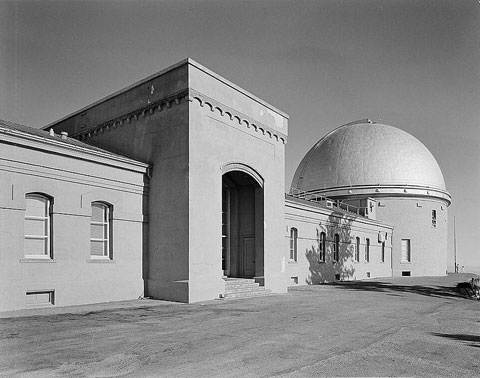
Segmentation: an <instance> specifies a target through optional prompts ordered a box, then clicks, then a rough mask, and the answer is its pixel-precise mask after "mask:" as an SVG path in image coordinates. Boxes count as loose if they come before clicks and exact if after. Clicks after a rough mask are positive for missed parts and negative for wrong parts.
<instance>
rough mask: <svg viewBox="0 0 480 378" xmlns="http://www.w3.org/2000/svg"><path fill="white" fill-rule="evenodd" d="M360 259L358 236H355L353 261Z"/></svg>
mask: <svg viewBox="0 0 480 378" xmlns="http://www.w3.org/2000/svg"><path fill="white" fill-rule="evenodd" d="M359 261H360V238H359V237H358V236H357V237H356V239H355V262H359Z"/></svg>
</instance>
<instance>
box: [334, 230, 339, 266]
mask: <svg viewBox="0 0 480 378" xmlns="http://www.w3.org/2000/svg"><path fill="white" fill-rule="evenodd" d="M339 249H340V236H339V235H338V234H335V236H334V239H333V261H335V262H336V261H338V258H339Z"/></svg>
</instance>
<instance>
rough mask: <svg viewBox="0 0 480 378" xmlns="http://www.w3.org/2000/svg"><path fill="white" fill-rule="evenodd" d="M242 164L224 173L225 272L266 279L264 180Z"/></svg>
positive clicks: (223, 254) (223, 236)
mask: <svg viewBox="0 0 480 378" xmlns="http://www.w3.org/2000/svg"><path fill="white" fill-rule="evenodd" d="M238 168H239V167H235V168H234V169H232V170H229V171H228V172H226V173H224V174H223V176H222V269H223V274H224V276H226V277H238V278H256V279H258V282H263V279H262V278H263V240H264V238H263V225H264V222H263V180H261V177H260V176H259V175H258V174H256V172H254V171H252V172H248V173H247V171H246V170H245V169H242V170H239V169H238ZM250 173H253V174H254V175H255V176H253V175H252V174H250Z"/></svg>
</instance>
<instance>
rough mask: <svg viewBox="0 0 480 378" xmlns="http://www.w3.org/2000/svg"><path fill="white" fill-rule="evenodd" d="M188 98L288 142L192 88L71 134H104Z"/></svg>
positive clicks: (284, 142) (79, 137) (285, 139)
mask: <svg viewBox="0 0 480 378" xmlns="http://www.w3.org/2000/svg"><path fill="white" fill-rule="evenodd" d="M186 100H188V101H189V102H191V103H193V102H196V103H198V105H199V106H200V107H202V108H206V109H209V110H210V111H211V112H212V113H217V114H218V115H220V116H222V117H226V118H228V119H229V120H230V121H235V122H238V124H239V125H241V126H244V127H245V128H246V129H250V130H251V131H253V132H257V133H259V134H261V135H263V136H265V137H267V138H270V139H273V140H275V141H277V142H280V143H283V144H286V143H287V136H286V135H285V134H283V133H282V132H280V131H279V130H276V129H274V128H272V127H269V126H267V125H265V124H263V123H261V122H258V121H256V120H254V119H253V118H251V117H249V116H247V115H245V114H243V113H241V112H239V111H237V110H235V109H233V108H231V107H229V106H227V105H225V104H223V103H221V102H219V101H216V100H214V99H212V98H210V97H208V96H206V95H204V94H202V93H200V92H198V91H196V90H194V89H191V88H190V89H186V90H182V91H180V92H177V93H175V94H174V95H171V96H169V97H165V98H163V99H160V100H158V101H155V102H152V103H150V104H148V105H145V106H143V107H140V108H138V109H135V110H133V111H130V112H128V113H124V114H121V115H119V116H117V117H115V118H112V119H109V120H108V121H105V122H102V123H101V124H100V125H97V126H93V127H91V128H90V129H88V130H83V131H81V132H79V133H76V134H73V135H71V136H72V137H74V138H77V139H79V140H81V141H84V140H86V139H89V138H91V137H93V136H96V135H98V134H103V133H105V132H108V131H110V130H114V129H116V128H118V127H122V126H124V125H125V124H129V123H131V122H132V121H136V120H137V119H139V118H142V117H143V118H144V117H146V116H147V115H152V114H154V113H155V112H161V111H164V110H168V109H170V108H171V107H172V106H176V105H179V104H181V103H183V102H185V101H186Z"/></svg>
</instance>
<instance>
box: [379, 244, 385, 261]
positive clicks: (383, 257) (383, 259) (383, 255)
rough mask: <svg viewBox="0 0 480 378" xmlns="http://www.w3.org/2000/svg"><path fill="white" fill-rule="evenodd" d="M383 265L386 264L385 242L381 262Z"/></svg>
mask: <svg viewBox="0 0 480 378" xmlns="http://www.w3.org/2000/svg"><path fill="white" fill-rule="evenodd" d="M380 261H381V262H382V263H384V262H385V242H383V243H382V256H381V260H380Z"/></svg>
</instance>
